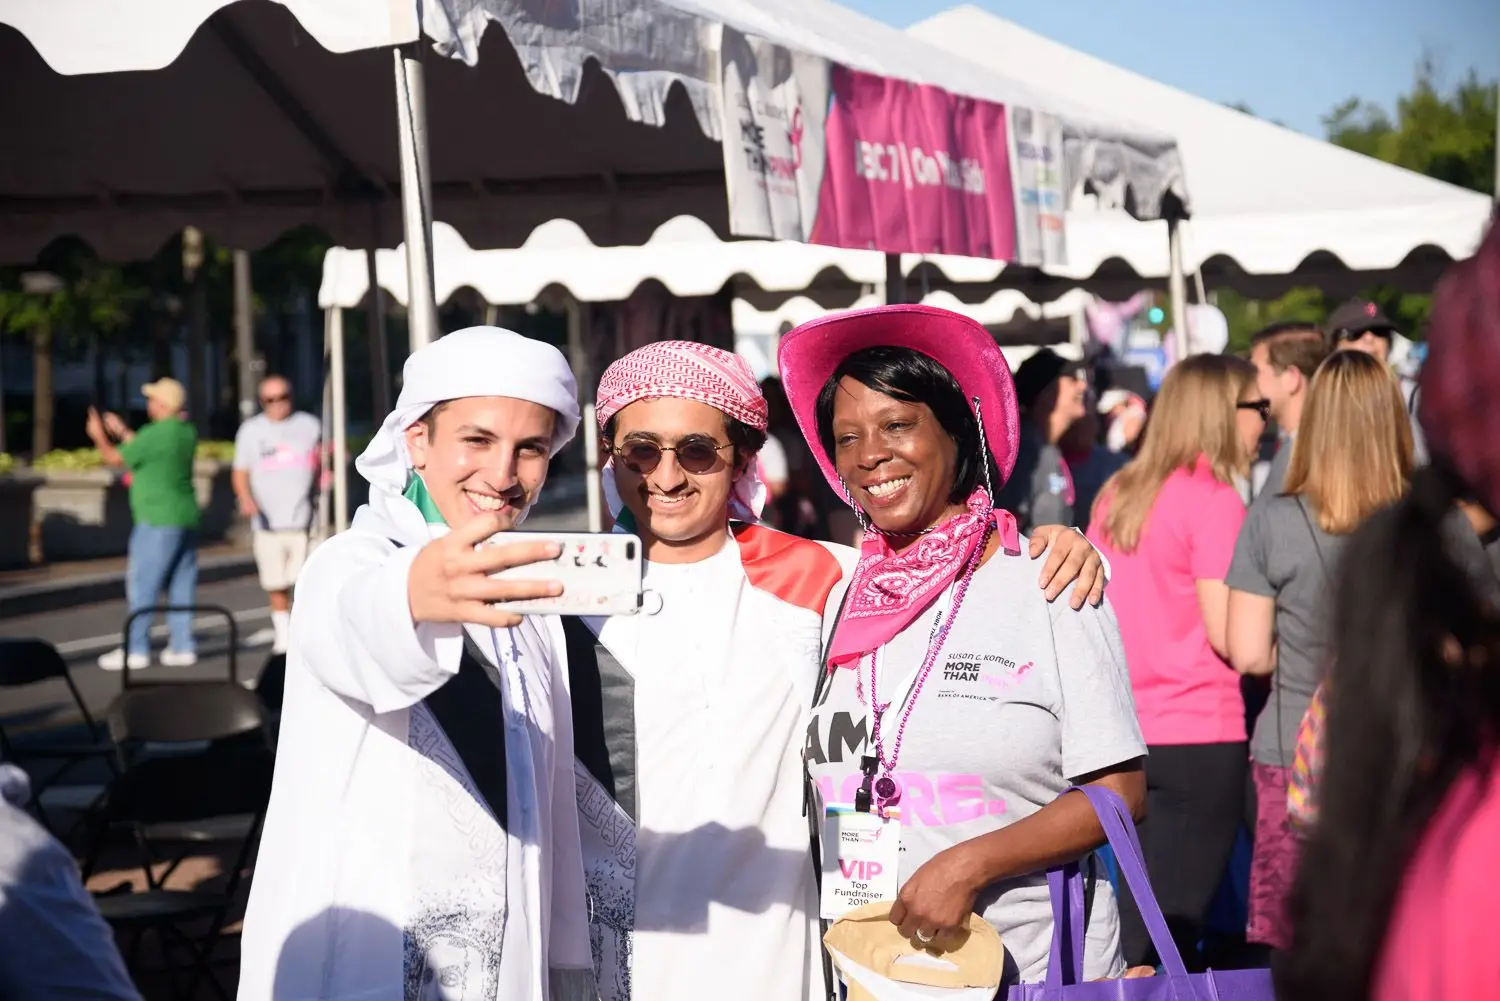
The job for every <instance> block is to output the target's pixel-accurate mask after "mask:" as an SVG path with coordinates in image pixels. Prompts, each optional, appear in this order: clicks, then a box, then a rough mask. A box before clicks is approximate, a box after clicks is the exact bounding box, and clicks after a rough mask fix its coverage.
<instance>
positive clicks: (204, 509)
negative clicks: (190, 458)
mask: <svg viewBox="0 0 1500 1001" xmlns="http://www.w3.org/2000/svg"><path fill="white" fill-rule="evenodd" d="M231 475H232V467H231V466H230V465H229V463H227V462H219V461H217V460H207V461H199V462H195V463H193V490H194V491H195V492H196V493H197V494H198V510H199V512H200V514H199V520H198V538H199V539H200V540H201V541H203V542H219V541H221V540H223V539H224V538H225V537H226V536H228V535H229V534H230V529H231V528H232V527H233V526H234V524H235V522H236V521H237V520H238V519H239V515H240V512H239V504H238V503H237V502H236V501H235V499H234V484H233V483H232V482H231Z"/></svg>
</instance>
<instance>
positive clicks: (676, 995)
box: [585, 533, 852, 1001]
mask: <svg viewBox="0 0 1500 1001" xmlns="http://www.w3.org/2000/svg"><path fill="white" fill-rule="evenodd" d="M840 550H841V552H840V555H841V556H842V558H843V560H844V561H849V560H850V559H851V558H852V553H850V552H849V551H847V550H842V547H840ZM645 587H646V589H647V591H648V592H655V593H656V594H658V595H660V597H661V609H660V611H659V612H657V613H656V614H643V615H637V616H632V617H629V618H617V619H611V620H608V621H606V622H603V623H596V628H598V630H599V632H598V635H599V639H600V642H601V643H603V644H604V645H605V646H606V647H607V648H608V649H609V651H610V652H611V653H612V654H614V656H615V657H616V658H617V659H618V660H619V661H620V663H621V665H622V666H623V667H625V668H626V670H628V671H629V672H630V673H631V675H632V676H633V678H634V682H635V740H636V755H637V768H636V804H637V823H636V825H635V881H634V896H635V899H634V908H635V910H634V930H633V932H632V933H631V936H630V953H629V955H630V959H629V967H630V970H629V972H628V973H621V974H618V975H616V974H615V973H614V972H613V971H609V970H605V971H601V977H600V979H601V985H602V986H605V987H606V997H614V998H623V997H630V998H634V999H635V1001H701V999H702V998H705V997H712V998H715V999H718V1001H802V999H808V998H821V997H823V986H824V985H823V975H822V966H821V957H820V953H819V949H820V945H819V941H818V936H819V928H818V921H817V899H816V882H815V877H814V871H813V860H812V858H811V855H810V853H809V850H808V827H807V820H806V818H805V816H804V814H803V812H802V803H803V790H804V785H803V765H802V748H803V744H804V739H805V733H806V728H807V721H808V705H809V704H810V702H811V695H812V687H813V683H814V680H815V678H816V672H817V664H818V658H819V654H820V649H821V643H822V616H821V614H820V613H819V612H818V611H814V610H810V609H807V608H803V607H798V606H796V605H793V604H791V603H789V602H787V601H784V600H782V599H781V598H779V597H777V596H776V595H774V594H772V593H770V592H768V591H765V590H761V589H759V588H757V587H755V586H752V584H751V582H750V580H749V579H748V578H747V575H746V571H745V568H744V567H743V565H742V563H741V559H740V549H739V547H738V546H737V545H736V544H735V542H734V540H733V539H732V538H731V537H730V535H729V534H728V533H726V534H725V545H724V548H723V549H721V550H720V551H719V553H718V554H716V555H715V556H713V557H711V558H709V559H707V560H703V561H700V562H697V563H689V564H661V563H650V564H648V565H647V568H646V580H645ZM587 781H588V780H587V779H585V782H586V783H587ZM590 819H591V818H590V817H588V816H585V824H586V826H587V824H588V823H589V821H590ZM625 822H626V823H628V819H626V821H625ZM610 823H614V824H618V823H619V820H618V818H614V819H612V820H611V821H610ZM585 840H586V841H588V840H589V832H588V830H587V829H586V830H585ZM611 989H613V991H614V993H610V990H611Z"/></svg>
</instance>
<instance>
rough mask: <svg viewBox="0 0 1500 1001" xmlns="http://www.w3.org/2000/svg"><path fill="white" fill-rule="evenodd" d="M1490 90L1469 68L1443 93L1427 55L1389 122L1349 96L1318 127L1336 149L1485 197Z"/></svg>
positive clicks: (1491, 176)
mask: <svg viewBox="0 0 1500 1001" xmlns="http://www.w3.org/2000/svg"><path fill="white" fill-rule="evenodd" d="M1495 86H1496V85H1495V81H1483V80H1480V79H1479V75H1478V74H1477V73H1475V72H1474V71H1473V70H1470V71H1469V73H1468V75H1467V76H1465V77H1464V78H1463V80H1462V81H1461V82H1460V83H1459V84H1458V86H1457V87H1455V88H1453V89H1452V90H1451V91H1448V92H1446V93H1445V92H1444V90H1443V87H1442V76H1441V73H1440V70H1439V67H1438V64H1437V61H1436V60H1435V59H1434V58H1433V57H1432V56H1431V55H1427V56H1424V57H1423V58H1422V59H1421V61H1420V62H1418V63H1417V70H1416V76H1415V79H1414V80H1413V82H1412V89H1411V92H1410V93H1408V94H1406V95H1404V96H1403V97H1401V98H1400V99H1398V100H1397V102H1396V114H1395V117H1394V118H1392V117H1391V116H1390V115H1389V114H1387V113H1386V111H1385V109H1383V108H1381V107H1379V106H1378V105H1375V104H1372V103H1370V102H1368V101H1361V100H1359V99H1358V98H1352V97H1351V98H1350V99H1349V100H1347V101H1344V102H1343V103H1342V104H1340V105H1338V106H1337V107H1335V108H1334V109H1333V111H1332V112H1330V113H1329V114H1328V115H1327V116H1326V117H1325V118H1324V119H1323V127H1324V129H1325V131H1326V132H1327V135H1328V141H1329V142H1331V143H1334V144H1335V145H1337V146H1343V147H1344V148H1346V149H1352V150H1354V151H1355V152H1357V153H1363V154H1365V155H1366V156H1372V157H1375V158H1376V159H1378V160H1384V161H1386V162H1387V163H1394V164H1396V165H1397V166H1399V167H1405V168H1407V169H1408V170H1414V171H1416V172H1417V173H1419V174H1426V175H1427V176H1428V177H1435V178H1437V179H1438V180H1440V181H1447V182H1448V183H1449V184H1457V185H1459V186H1460V187H1465V188H1471V189H1473V190H1474V191H1479V192H1483V193H1484V194H1487V195H1488V194H1492V193H1493V192H1494V190H1495V99H1496V92H1495Z"/></svg>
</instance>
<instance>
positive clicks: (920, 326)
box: [777, 305, 1020, 497]
mask: <svg viewBox="0 0 1500 1001" xmlns="http://www.w3.org/2000/svg"><path fill="white" fill-rule="evenodd" d="M873 347H895V348H911V349H912V350H913V351H918V352H920V353H922V354H924V355H926V356H927V357H929V358H931V359H932V360H933V361H936V362H937V363H938V364H939V365H941V366H943V368H945V369H947V370H948V372H949V373H950V374H951V375H952V376H953V378H954V379H955V380H956V381H957V382H958V386H959V388H960V389H961V390H963V394H964V397H965V398H966V399H968V400H969V401H970V402H971V403H972V401H973V400H974V399H975V398H976V397H977V398H978V399H979V402H980V406H981V407H982V409H983V416H984V432H985V439H986V440H987V442H988V443H989V447H990V455H991V456H993V457H994V460H995V467H996V469H998V470H999V472H1000V483H997V484H995V489H997V490H998V489H999V488H1000V486H1001V484H1003V483H1004V482H1005V481H1006V480H1007V479H1009V478H1010V473H1011V470H1012V469H1014V468H1015V465H1016V447H1017V444H1018V442H1019V439H1020V417H1019V413H1018V411H1017V409H1016V387H1015V384H1014V383H1013V382H1011V378H1010V365H1009V364H1008V363H1007V362H1006V360H1005V356H1004V355H1003V354H1001V353H1000V347H999V345H997V344H996V343H995V339H994V338H993V337H991V336H990V333H989V331H987V330H985V329H984V327H982V326H980V325H979V324H978V323H976V322H975V321H973V320H971V319H969V318H968V317H967V316H961V315H959V314H958V313H954V312H950V311H949V310H946V309H938V308H937V307H935V306H916V305H911V306H876V307H875V308H874V309H861V310H855V311H854V312H850V313H835V314H833V315H831V316H824V317H820V318H819V319H816V320H811V321H809V322H807V323H804V324H802V326H800V327H797V328H796V329H794V330H792V331H790V332H788V333H787V334H785V335H784V336H783V337H782V338H781V347H780V349H779V350H778V351H777V359H778V362H779V364H780V368H781V384H782V387H783V388H784V389H785V390H786V398H787V402H788V403H789V404H791V408H792V413H793V414H794V415H796V418H797V426H798V427H800V428H801V429H802V437H804V438H806V439H807V444H808V447H809V448H811V449H812V453H813V456H814V457H816V458H817V460H818V467H819V468H820V469H822V470H823V476H824V477H825V478H826V479H827V480H828V485H829V486H831V487H833V489H834V492H835V493H837V494H838V495H839V496H840V497H843V496H844V493H843V487H842V484H841V483H840V481H839V474H838V471H837V470H836V469H835V468H834V465H833V458H832V456H830V455H829V454H828V453H827V452H825V451H824V450H823V443H822V441H820V440H819V438H818V394H819V393H821V392H822V391H823V386H824V384H825V383H827V382H828V380H829V378H830V377H831V376H832V375H833V373H834V371H835V370H836V369H837V368H838V367H839V365H840V364H841V363H842V362H843V360H844V359H845V358H848V357H849V356H850V355H852V354H854V353H855V352H856V351H861V350H863V349H865V348H873Z"/></svg>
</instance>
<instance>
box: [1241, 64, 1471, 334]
mask: <svg viewBox="0 0 1500 1001" xmlns="http://www.w3.org/2000/svg"><path fill="white" fill-rule="evenodd" d="M1495 100H1496V90H1495V83H1494V82H1488V83H1487V82H1484V81H1481V80H1480V79H1479V77H1478V75H1477V74H1475V73H1474V72H1473V71H1472V70H1471V71H1470V72H1469V73H1468V75H1467V76H1465V77H1464V78H1463V80H1462V81H1461V82H1460V83H1459V84H1458V86H1456V87H1455V88H1453V89H1452V90H1451V91H1447V92H1445V91H1444V89H1443V86H1442V75H1441V72H1440V70H1439V67H1438V64H1437V61H1436V60H1435V59H1434V58H1433V57H1432V56H1431V55H1425V56H1423V58H1422V59H1421V60H1420V61H1418V63H1417V67H1416V72H1415V75H1414V78H1413V82H1412V88H1411V91H1410V92H1409V93H1407V94H1405V95H1404V96H1402V97H1401V98H1400V99H1398V100H1397V102H1396V112H1395V116H1394V117H1392V115H1391V114H1389V113H1388V112H1387V111H1386V110H1385V109H1384V108H1382V107H1380V106H1379V105H1377V104H1374V103H1372V102H1370V101H1363V100H1360V99H1359V98H1357V97H1351V98H1349V99H1348V100H1346V101H1344V102H1342V103H1340V104H1339V105H1337V106H1336V107H1335V108H1334V109H1333V110H1332V111H1330V112H1329V113H1328V115H1326V116H1325V117H1324V119H1323V127H1324V129H1325V131H1326V134H1327V136H1328V141H1329V142H1331V143H1333V144H1334V145H1337V146H1342V147H1344V148H1345V149H1350V150H1353V151H1354V152H1356V153H1363V154H1364V155H1365V156H1369V157H1374V158H1375V159H1377V160H1384V161H1386V162H1387V163H1393V164H1396V165H1397V166H1399V167H1405V168H1406V169H1408V170H1413V171H1416V172H1417V173H1419V174H1426V175H1427V176H1429V177H1435V178H1437V179H1438V180H1441V181H1447V182H1448V183H1450V184H1457V185H1459V186H1461V187H1466V188H1472V189H1473V190H1475V191H1479V192H1483V193H1484V194H1491V193H1492V192H1493V191H1494V190H1495ZM1239 110H1242V111H1247V112H1248V111H1249V109H1248V108H1245V107H1240V109H1239ZM1362 295H1363V296H1364V297H1365V298H1367V299H1370V300H1372V301H1373V302H1375V303H1378V304H1379V306H1380V308H1381V309H1382V310H1383V311H1384V312H1385V314H1386V315H1387V316H1389V317H1390V318H1391V320H1392V321H1393V322H1395V323H1396V324H1397V326H1399V327H1400V328H1401V332H1402V333H1404V334H1406V335H1407V336H1408V337H1420V336H1421V334H1422V330H1423V328H1424V327H1425V325H1426V323H1427V314H1428V311H1429V310H1430V309H1431V306H1432V297H1431V296H1427V295H1406V294H1402V293H1401V292H1399V291H1398V290H1396V289H1394V288H1390V287H1388V286H1377V287H1375V288H1371V289H1366V290H1365V291H1364V292H1363V293H1362ZM1218 303H1219V308H1220V309H1222V310H1223V311H1224V314H1225V317H1226V318H1227V319H1228V321H1229V333H1230V345H1231V347H1232V348H1235V349H1238V350H1243V349H1244V348H1245V347H1246V346H1248V344H1249V338H1250V335H1251V334H1253V333H1254V332H1255V331H1256V330H1258V329H1260V328H1261V327H1263V326H1266V325H1267V324H1270V323H1275V322H1277V321H1280V320H1306V321H1309V322H1315V323H1322V322H1323V320H1325V319H1326V318H1327V316H1328V311H1329V310H1330V309H1332V308H1333V307H1334V306H1336V305H1337V303H1336V302H1329V301H1326V300H1325V298H1324V296H1323V294H1322V292H1321V291H1320V290H1318V289H1314V288H1296V289H1292V290H1291V291H1290V292H1288V293H1287V294H1286V295H1284V296H1282V297H1281V298H1280V299H1275V300H1271V301H1269V302H1255V301H1253V300H1247V299H1244V298H1243V297H1241V296H1239V295H1237V294H1236V293H1234V292H1232V291H1227V290H1225V291H1220V292H1219V293H1218Z"/></svg>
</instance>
